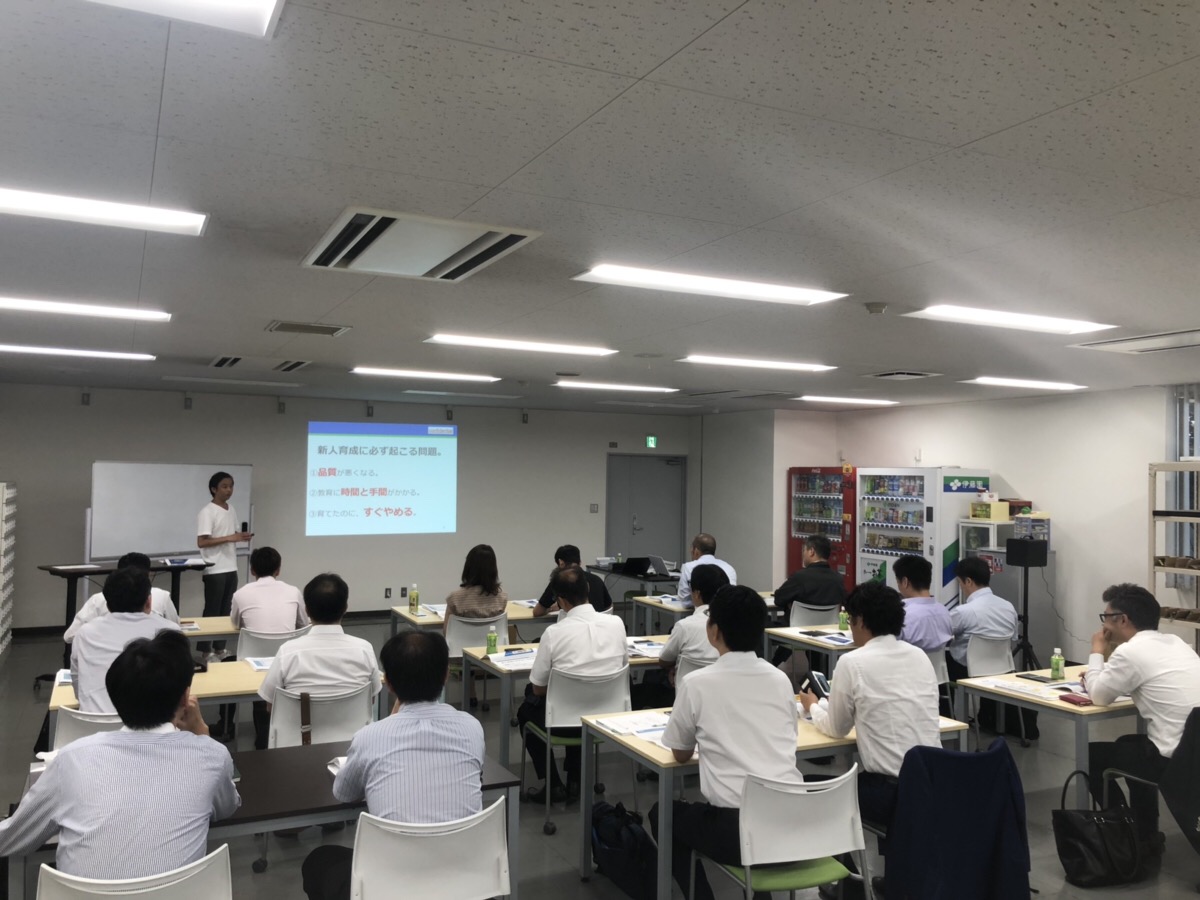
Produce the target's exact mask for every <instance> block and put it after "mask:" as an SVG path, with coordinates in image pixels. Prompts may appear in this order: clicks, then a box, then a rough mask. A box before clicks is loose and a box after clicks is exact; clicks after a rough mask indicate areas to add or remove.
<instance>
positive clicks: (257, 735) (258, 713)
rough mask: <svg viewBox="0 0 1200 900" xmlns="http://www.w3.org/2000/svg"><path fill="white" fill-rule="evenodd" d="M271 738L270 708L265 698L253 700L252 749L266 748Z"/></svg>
mask: <svg viewBox="0 0 1200 900" xmlns="http://www.w3.org/2000/svg"><path fill="white" fill-rule="evenodd" d="M270 739H271V710H269V709H267V701H266V700H255V701H254V749H255V750H266V749H267V744H269V743H270Z"/></svg>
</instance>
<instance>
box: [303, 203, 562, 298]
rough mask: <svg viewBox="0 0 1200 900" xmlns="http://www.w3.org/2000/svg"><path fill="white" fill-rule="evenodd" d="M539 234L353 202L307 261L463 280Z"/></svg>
mask: <svg viewBox="0 0 1200 900" xmlns="http://www.w3.org/2000/svg"><path fill="white" fill-rule="evenodd" d="M540 234H541V232H540V231H527V230H519V229H516V228H502V227H499V226H496V225H480V224H478V223H475V222H459V221H457V220H453V219H431V218H428V217H426V216H410V215H405V214H404V213H396V212H387V211H385V210H381V209H365V208H361V207H351V208H349V209H347V210H346V211H345V212H343V213H342V214H341V215H340V216H338V218H337V220H336V221H334V223H333V226H332V227H331V228H330V229H329V231H327V232H326V233H325V236H324V237H322V238H321V240H320V241H319V242H318V243H317V246H316V247H314V248H313V249H312V252H310V253H309V254H308V256H307V257H305V259H304V262H303V265H305V266H313V267H316V268H321V269H340V270H342V271H345V272H360V273H363V274H369V275H392V276H397V277H400V278H420V279H422V280H425V281H462V280H463V279H464V278H467V277H469V276H471V275H474V274H475V273H476V272H478V271H479V270H480V269H483V268H485V267H486V266H489V265H491V264H492V263H494V262H495V261H496V260H498V259H500V257H502V256H505V255H507V254H509V253H512V252H513V251H514V250H516V249H517V248H518V247H520V246H523V245H524V244H527V243H528V242H529V241H531V240H533V239H534V238H535V237H537V236H538V235H540Z"/></svg>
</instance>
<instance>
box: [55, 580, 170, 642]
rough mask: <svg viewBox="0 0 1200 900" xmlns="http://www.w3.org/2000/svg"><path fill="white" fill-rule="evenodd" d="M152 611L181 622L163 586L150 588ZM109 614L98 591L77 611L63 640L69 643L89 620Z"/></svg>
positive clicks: (100, 592)
mask: <svg viewBox="0 0 1200 900" xmlns="http://www.w3.org/2000/svg"><path fill="white" fill-rule="evenodd" d="M150 612H151V613H152V614H153V615H156V616H162V617H163V618H164V619H167V620H169V621H171V622H174V623H175V624H177V625H178V624H179V612H178V610H176V609H175V604H174V603H172V602H171V595H170V593H169V592H167V591H164V590H163V589H162V588H156V587H152V588H150ZM107 615H108V602H107V601H106V600H105V599H104V592H103V591H97V592H96V593H94V594H92V596H90V597H88V600H87V603H85V604H83V608H82V609H80V610H79V612H77V613H75V620H74V621H73V622H72V623H71V626H70V627H69V628H68V629H67V630H66V632H65V633H64V634H63V640H64V641H66V642H67V643H68V644H69V643H71V642H72V641H73V640H75V635H77V634H79V629H80V628H82V627H83V626H84V625H86V624H87V623H88V622H91V621H93V620H94V619H98V618H100V617H101V616H107Z"/></svg>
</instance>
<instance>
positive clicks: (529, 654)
mask: <svg viewBox="0 0 1200 900" xmlns="http://www.w3.org/2000/svg"><path fill="white" fill-rule="evenodd" d="M535 656H537V651H536V650H501V651H499V652H497V653H492V654H490V655H489V656H488V659H489V660H490V661H491V662H492V664H493V665H497V666H499V667H500V668H501V669H504V670H505V671H508V672H527V671H529V670H530V669H532V668H533V659H534V657H535Z"/></svg>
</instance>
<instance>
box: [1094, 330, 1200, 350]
mask: <svg viewBox="0 0 1200 900" xmlns="http://www.w3.org/2000/svg"><path fill="white" fill-rule="evenodd" d="M1071 346H1072V347H1076V348H1078V349H1080V350H1107V351H1108V352H1109V353H1161V352H1162V351H1163V350H1186V349H1188V348H1189V347H1200V329H1196V328H1193V329H1190V330H1188V331H1164V332H1162V333H1161V334H1143V335H1141V336H1140V337H1131V338H1114V339H1113V340H1111V341H1088V342H1087V343H1084V344H1072V345H1071Z"/></svg>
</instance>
